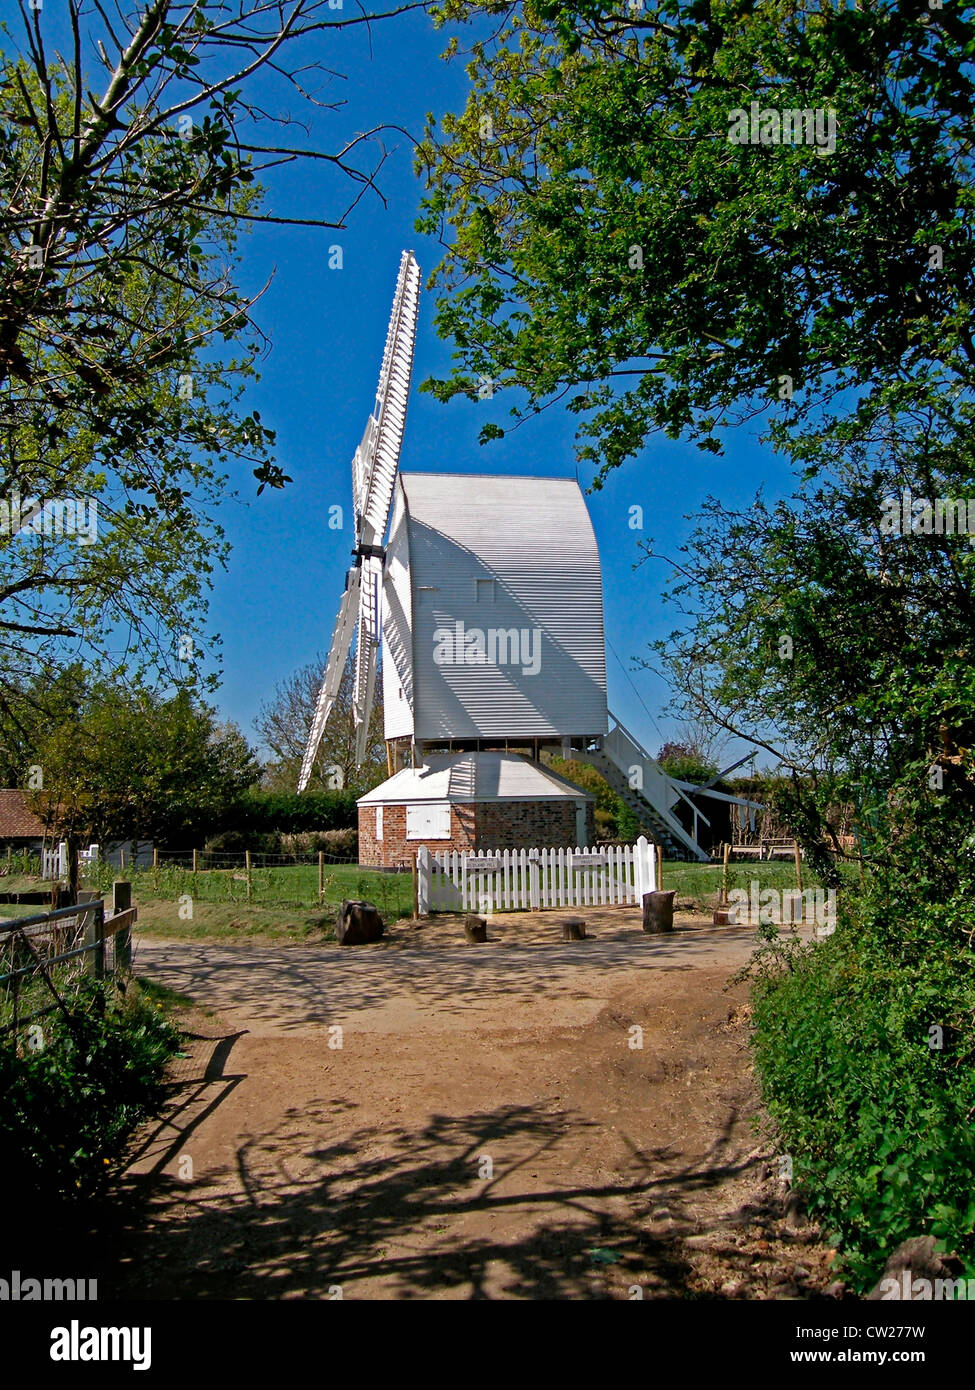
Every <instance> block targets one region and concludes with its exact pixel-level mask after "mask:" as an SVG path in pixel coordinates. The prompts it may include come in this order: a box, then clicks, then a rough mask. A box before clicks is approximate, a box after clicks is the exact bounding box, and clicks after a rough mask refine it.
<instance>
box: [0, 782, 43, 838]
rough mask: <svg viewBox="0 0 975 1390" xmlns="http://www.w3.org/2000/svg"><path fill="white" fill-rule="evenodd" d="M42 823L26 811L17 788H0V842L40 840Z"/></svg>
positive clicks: (23, 798)
mask: <svg viewBox="0 0 975 1390" xmlns="http://www.w3.org/2000/svg"><path fill="white" fill-rule="evenodd" d="M44 833H45V832H44V823H43V821H40V820H38V818H37V816H35V815H34V812H33V811H31V810H28V807H27V800H26V798H25V796H24V793H23V792H22V791H21V790H20V788H19V787H3V788H0V840H40V839H43V837H44Z"/></svg>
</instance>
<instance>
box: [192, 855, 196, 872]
mask: <svg viewBox="0 0 975 1390" xmlns="http://www.w3.org/2000/svg"><path fill="white" fill-rule="evenodd" d="M193 873H194V874H195V873H196V850H194V851H193Z"/></svg>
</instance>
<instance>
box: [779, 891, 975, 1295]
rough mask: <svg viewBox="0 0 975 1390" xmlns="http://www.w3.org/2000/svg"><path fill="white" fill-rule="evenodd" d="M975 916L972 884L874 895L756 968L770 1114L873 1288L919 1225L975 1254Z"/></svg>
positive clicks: (854, 1266)
mask: <svg viewBox="0 0 975 1390" xmlns="http://www.w3.org/2000/svg"><path fill="white" fill-rule="evenodd" d="M973 927H975V908H973V905H972V903H971V901H970V899H969V898H968V896H967V894H965V895H959V897H958V898H957V899H956V900H954V901H952V902H949V903H944V904H940V905H931V904H924V903H921V902H919V901H918V900H917V895H915V894H910V893H908V892H906V891H905V892H903V893H901V894H899V895H894V896H887V895H885V896H884V897H881V895H880V894H879V893H877V892H875V893H873V894H872V895H868V896H867V897H866V898H865V899H863V900H862V901H861V902H859V903H858V904H855V905H854V909H853V910H852V911H850V910H847V911H846V912H845V913H844V914H843V915H842V916H841V921H840V925H839V926H838V928H837V931H836V932H835V933H834V934H833V935H832V936H831V937H829V938H827V939H826V940H825V941H822V942H820V943H818V944H816V945H813V946H808V947H800V946H796V945H794V944H793V945H790V946H789V947H788V948H786V949H783V948H782V947H781V946H779V945H778V944H777V943H775V942H771V943H770V944H769V945H767V946H766V948H765V949H764V953H759V957H758V959H757V960H756V962H755V963H754V966H753V974H754V975H755V979H756V982H755V986H754V989H753V996H754V1003H755V1012H754V1028H755V1033H754V1046H755V1057H756V1063H757V1071H758V1074H759V1078H760V1081H761V1085H762V1090H763V1096H764V1100H765V1103H766V1106H767V1109H768V1113H769V1115H770V1116H771V1118H772V1120H773V1121H774V1123H775V1125H776V1127H777V1129H778V1132H779V1139H780V1142H781V1144H782V1146H783V1148H784V1150H785V1151H787V1152H788V1153H789V1154H790V1155H791V1157H792V1164H793V1175H794V1181H795V1182H796V1185H797V1186H798V1187H799V1188H800V1190H801V1191H802V1193H803V1195H804V1197H805V1199H806V1201H807V1204H808V1206H809V1209H810V1211H811V1213H812V1214H813V1215H815V1216H817V1217H818V1218H819V1219H820V1220H821V1221H822V1222H823V1224H824V1225H825V1226H826V1228H827V1229H828V1230H829V1231H830V1233H831V1235H832V1236H833V1237H834V1238H835V1239H836V1240H837V1241H838V1243H839V1244H840V1246H841V1248H842V1253H843V1257H844V1260H845V1263H846V1267H847V1271H848V1277H849V1278H850V1280H851V1282H853V1283H854V1284H855V1285H856V1286H857V1287H858V1288H860V1289H865V1288H868V1287H869V1286H870V1285H871V1284H872V1283H873V1282H875V1280H876V1278H877V1277H878V1275H879V1273H880V1271H881V1270H882V1268H883V1266H884V1264H885V1262H886V1260H887V1258H888V1256H889V1255H890V1253H891V1251H892V1250H893V1249H894V1248H895V1247H896V1246H897V1245H898V1244H899V1243H900V1242H901V1241H902V1240H905V1239H907V1238H909V1237H911V1236H915V1235H929V1234H930V1235H934V1236H935V1237H936V1238H937V1239H938V1240H939V1242H941V1244H942V1248H946V1249H952V1250H954V1251H956V1252H957V1253H958V1254H960V1255H961V1256H962V1258H963V1259H964V1260H965V1261H966V1263H967V1264H969V1266H970V1265H971V1263H972V1260H973V1257H975V1234H973V1232H975V1197H973V1190H975V1133H973V1129H972V1123H971V1116H972V1114H973V1113H975V1071H973V1069H972V1057H973V1055H975V1025H973V1017H975V972H973V959H972V951H971V949H970V948H969V946H968V944H967V934H968V933H969V932H970V931H971V930H972V929H973ZM769 935H770V936H774V932H770V933H769ZM938 1030H940V1031H938Z"/></svg>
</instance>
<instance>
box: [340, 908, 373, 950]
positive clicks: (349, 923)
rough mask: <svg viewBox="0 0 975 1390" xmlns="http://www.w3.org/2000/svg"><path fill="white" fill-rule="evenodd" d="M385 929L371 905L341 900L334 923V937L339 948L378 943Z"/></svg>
mask: <svg viewBox="0 0 975 1390" xmlns="http://www.w3.org/2000/svg"><path fill="white" fill-rule="evenodd" d="M384 930H385V928H384V926H383V919H382V918H381V917H380V915H379V913H378V911H377V910H376V907H375V905H374V904H373V903H367V902H362V901H359V900H356V901H352V902H347V901H345V900H344V899H343V901H342V905H341V907H340V908H339V913H338V917H337V919H336V922H335V937H336V940H337V941H338V943H339V945H340V946H366V945H368V944H369V942H370V941H378V940H379V938H380V937H381V936H382V934H383V932H384Z"/></svg>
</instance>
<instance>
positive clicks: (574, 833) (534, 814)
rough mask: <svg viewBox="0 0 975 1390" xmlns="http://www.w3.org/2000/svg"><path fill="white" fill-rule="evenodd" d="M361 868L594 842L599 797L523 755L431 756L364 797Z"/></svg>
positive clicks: (431, 754) (440, 754)
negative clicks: (440, 855) (431, 855)
mask: <svg viewBox="0 0 975 1390" xmlns="http://www.w3.org/2000/svg"><path fill="white" fill-rule="evenodd" d="M357 805H358V808H359V863H360V864H365V865H369V866H372V867H376V868H387V869H394V868H408V867H409V865H410V864H411V863H412V860H413V856H414V854H415V853H416V851H417V850H418V849H419V848H420V846H421V845H425V846H426V847H427V849H429V850H431V851H432V852H436V851H438V850H460V851H464V852H467V853H472V852H476V851H477V850H495V849H522V848H524V847H526V846H538V847H539V848H541V847H542V846H546V845H572V846H576V845H579V846H583V845H590V844H592V841H593V839H594V836H595V817H594V804H593V798H592V797H591V796H590V795H589V794H588V793H586V792H584V791H582V790H581V789H580V788H579V787H576V786H573V784H572V783H571V782H568V781H566V779H565V778H564V777H560V776H559V775H558V774H557V773H555V772H553V771H552V770H551V769H550V768H547V767H542V766H541V764H540V763H536V762H533V761H532V759H530V758H526V757H524V756H522V755H521V754H520V753H503V752H478V753H474V752H467V753H429V754H427V755H426V757H425V759H424V762H423V765H422V766H421V767H415V768H414V767H406V768H403V769H402V771H400V772H397V773H396V775H395V776H394V777H390V778H389V780H388V781H386V782H383V783H381V784H380V785H379V786H378V787H374V788H373V790H372V791H371V792H367V793H366V795H365V796H362V797H360V798H359V800H358V802H357Z"/></svg>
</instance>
